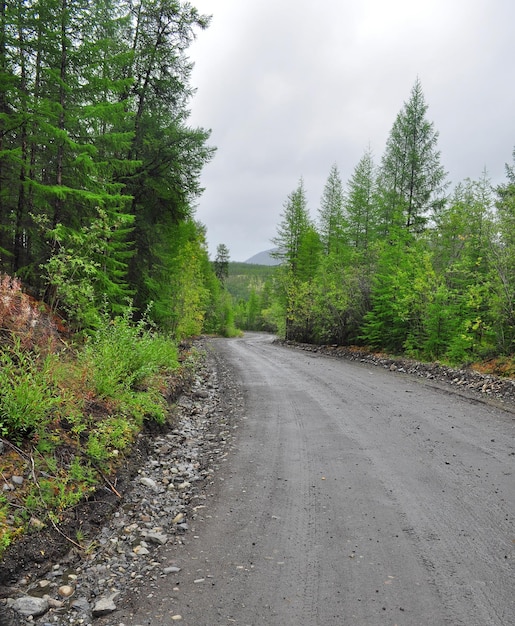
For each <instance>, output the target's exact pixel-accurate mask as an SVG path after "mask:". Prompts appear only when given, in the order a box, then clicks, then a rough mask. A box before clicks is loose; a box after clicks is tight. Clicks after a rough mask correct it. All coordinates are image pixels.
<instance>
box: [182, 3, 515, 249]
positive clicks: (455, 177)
mask: <svg viewBox="0 0 515 626" xmlns="http://www.w3.org/2000/svg"><path fill="white" fill-rule="evenodd" d="M191 3H192V4H193V5H194V6H196V7H197V8H198V9H199V11H200V12H202V13H205V14H210V15H212V16H213V17H212V22H211V25H210V27H209V28H208V29H207V30H206V31H202V32H199V33H198V37H197V40H196V41H195V43H194V44H193V45H192V46H191V48H190V49H189V56H190V59H191V60H192V61H193V62H194V63H195V68H194V71H193V74H192V80H191V84H192V87H194V88H195V89H197V93H196V94H195V96H194V98H193V100H192V102H191V109H192V115H191V118H190V123H191V124H192V125H194V126H202V127H204V128H209V129H211V130H212V135H211V141H210V143H211V145H214V146H216V148H217V153H216V155H215V157H214V159H213V161H212V162H211V163H210V164H209V165H207V166H206V168H205V170H204V173H203V175H202V184H203V186H204V187H205V188H206V190H205V192H204V194H203V195H202V197H201V198H200V200H199V203H198V208H197V212H196V217H197V219H199V220H200V221H201V222H203V223H204V224H205V225H206V226H207V237H208V242H209V249H210V252H211V255H212V256H214V254H215V252H216V247H217V245H218V244H220V243H224V244H226V245H227V247H228V248H229V251H230V256H231V260H234V261H244V260H246V259H247V258H249V257H251V256H252V255H254V254H256V253H257V252H260V251H262V250H266V249H269V248H271V247H272V244H271V241H270V240H271V238H272V237H274V236H275V234H276V227H277V224H278V222H279V220H280V216H281V213H282V211H283V205H284V202H285V200H286V198H287V196H288V194H289V193H290V192H291V191H293V190H294V189H295V188H296V187H297V184H298V181H299V179H300V177H301V176H302V177H303V179H304V185H305V188H306V191H307V196H308V203H309V208H310V211H311V214H312V216H313V217H314V218H316V217H317V211H318V206H319V200H320V196H321V194H322V191H323V187H324V184H325V181H326V179H327V176H328V174H329V170H330V168H331V165H332V164H333V163H336V164H337V166H338V168H339V170H340V174H341V177H342V180H343V181H344V183H345V182H346V181H347V180H348V179H349V178H350V176H351V175H352V173H353V170H354V167H355V166H356V164H357V163H358V161H359V160H360V158H361V156H362V155H363V153H364V151H365V149H366V148H367V146H369V145H370V147H371V149H372V151H373V154H374V156H375V160H376V163H379V161H380V159H381V156H382V154H383V151H384V147H385V143H386V139H387V137H388V133H389V132H390V129H391V127H392V124H393V122H394V120H395V117H396V115H397V113H398V112H399V111H400V110H401V108H402V106H403V103H404V102H405V101H406V100H407V99H409V96H410V91H411V88H412V86H413V84H414V83H415V81H416V79H417V77H418V78H419V79H420V81H421V84H422V89H423V92H424V96H425V99H426V103H427V104H428V106H429V108H428V112H427V117H428V119H429V120H430V121H432V122H433V123H434V126H435V129H436V130H437V131H438V132H439V134H440V137H439V149H440V151H441V158H442V163H443V165H444V167H445V168H446V170H447V171H448V172H449V180H450V181H451V184H452V186H454V185H455V184H456V183H458V182H459V181H461V180H463V179H465V178H467V177H468V178H472V179H477V178H479V177H480V176H481V174H482V171H483V170H484V168H486V169H487V171H488V173H489V175H490V177H491V178H492V180H493V181H494V182H502V181H504V180H505V169H504V166H505V163H511V162H512V151H513V148H514V147H515V66H514V62H515V1H514V0H318V2H315V1H314V0H191Z"/></svg>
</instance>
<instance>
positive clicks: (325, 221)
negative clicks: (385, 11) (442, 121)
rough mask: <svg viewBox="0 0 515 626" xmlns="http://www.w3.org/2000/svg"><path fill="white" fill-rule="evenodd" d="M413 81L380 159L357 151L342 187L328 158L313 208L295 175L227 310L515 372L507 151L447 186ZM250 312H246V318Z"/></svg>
mask: <svg viewBox="0 0 515 626" xmlns="http://www.w3.org/2000/svg"><path fill="white" fill-rule="evenodd" d="M427 111H428V105H427V104H426V101H425V98H424V93H423V90H422V85H421V82H420V80H418V79H417V80H416V81H415V84H414V85H413V87H412V90H411V92H410V94H409V98H408V99H407V100H406V102H405V103H404V105H403V107H402V109H401V110H400V111H399V113H398V115H397V117H396V119H395V120H394V122H393V125H392V127H391V130H390V133H389V136H388V139H387V143H386V147H385V150H384V153H383V155H382V157H381V159H380V162H379V163H378V164H376V163H375V162H374V158H373V155H372V153H371V151H370V149H367V150H365V151H364V153H363V155H362V157H361V159H360V160H359V162H358V163H357V165H356V166H355V168H354V171H353V172H352V175H351V176H350V178H349V180H348V181H347V182H346V184H345V185H344V184H343V182H342V179H341V175H340V173H339V170H338V167H337V166H336V165H333V167H332V168H331V170H330V172H329V174H328V177H327V181H326V183H325V186H324V189H323V193H322V197H321V199H320V205H319V208H318V213H317V218H316V219H313V217H312V215H311V212H310V210H309V207H308V206H307V200H306V190H305V188H304V182H303V180H302V178H301V179H300V180H299V183H298V186H297V188H296V189H294V190H293V191H292V192H291V193H290V194H289V195H288V197H287V199H286V201H285V203H284V206H283V212H282V214H281V220H280V223H279V224H278V225H277V229H276V233H277V234H276V237H275V238H274V240H273V243H274V245H275V246H276V253H275V254H276V256H277V258H278V259H279V260H280V261H281V265H280V266H279V268H278V269H277V270H276V271H275V272H274V273H273V275H272V277H271V278H265V279H263V280H261V281H258V282H256V281H254V284H253V285H252V288H251V289H250V290H249V295H248V297H247V300H246V302H242V301H241V299H240V301H239V304H238V305H237V308H236V320H237V323H238V324H239V325H240V326H241V327H244V328H245V327H255V328H262V329H266V330H273V331H274V332H277V333H278V334H279V335H280V336H281V337H283V338H285V339H287V340H292V341H298V342H307V343H315V344H339V345H360V346H366V347H368V348H371V349H374V350H382V351H385V352H389V353H392V354H403V355H406V356H408V357H412V358H416V359H419V360H427V361H442V362H445V363H448V364H452V365H462V364H471V363H473V362H475V361H481V360H483V361H484V360H488V359H495V360H496V361H497V364H498V369H499V373H502V372H504V373H510V374H511V375H513V373H514V372H515V367H514V359H513V355H514V353H515V151H514V154H513V158H514V161H513V163H511V164H507V165H506V181H505V182H504V183H503V184H500V185H497V186H496V187H494V186H493V185H492V183H491V181H490V180H489V178H488V174H487V172H483V175H482V176H481V177H480V178H479V179H478V180H469V179H467V180H464V181H462V182H459V183H458V184H456V185H455V186H454V188H453V189H450V181H448V179H447V174H446V172H445V170H444V168H443V166H442V164H441V155H440V152H439V150H438V132H437V131H436V130H435V128H434V124H433V123H432V122H431V121H430V120H429V119H428V114H427ZM249 320H250V321H249Z"/></svg>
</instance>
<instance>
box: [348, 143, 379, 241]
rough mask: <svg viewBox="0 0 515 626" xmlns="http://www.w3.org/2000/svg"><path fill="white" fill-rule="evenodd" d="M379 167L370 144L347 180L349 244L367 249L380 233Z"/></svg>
mask: <svg viewBox="0 0 515 626" xmlns="http://www.w3.org/2000/svg"><path fill="white" fill-rule="evenodd" d="M375 171H376V168H375V164H374V158H373V156H372V151H371V149H370V148H368V149H367V150H366V151H365V153H364V154H363V156H362V157H361V159H360V160H359V162H358V164H357V165H356V167H355V168H354V171H353V173H352V176H351V177H350V179H349V181H348V182H347V189H346V193H345V200H344V209H345V220H346V225H347V237H348V241H349V244H350V245H351V246H353V247H354V248H356V249H357V250H360V251H366V250H368V248H369V246H370V243H371V242H372V241H373V239H374V237H375V235H376V233H377V211H376V203H375V200H376V197H375V196H376V173H375Z"/></svg>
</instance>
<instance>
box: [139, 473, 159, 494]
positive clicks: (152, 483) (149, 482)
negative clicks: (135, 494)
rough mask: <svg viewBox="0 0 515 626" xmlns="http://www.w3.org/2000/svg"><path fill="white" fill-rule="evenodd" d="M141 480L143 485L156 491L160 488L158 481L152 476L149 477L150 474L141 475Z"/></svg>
mask: <svg viewBox="0 0 515 626" xmlns="http://www.w3.org/2000/svg"><path fill="white" fill-rule="evenodd" d="M139 482H140V483H141V484H142V485H145V487H148V488H149V489H153V490H154V491H157V490H158V489H159V487H158V486H157V483H156V481H155V480H152V478H149V477H148V476H141V477H140V479H139Z"/></svg>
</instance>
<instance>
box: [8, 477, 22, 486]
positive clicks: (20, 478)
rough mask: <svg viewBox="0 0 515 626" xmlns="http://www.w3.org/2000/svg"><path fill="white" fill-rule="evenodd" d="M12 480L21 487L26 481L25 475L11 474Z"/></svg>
mask: <svg viewBox="0 0 515 626" xmlns="http://www.w3.org/2000/svg"><path fill="white" fill-rule="evenodd" d="M11 482H12V483H13V484H14V485H16V486H17V487H20V486H21V485H23V482H24V479H23V476H11Z"/></svg>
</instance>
